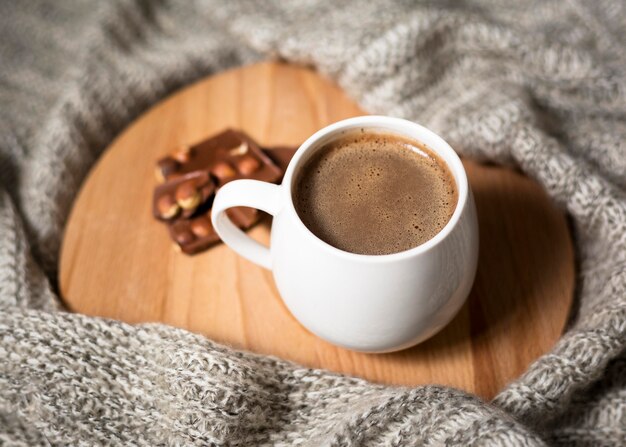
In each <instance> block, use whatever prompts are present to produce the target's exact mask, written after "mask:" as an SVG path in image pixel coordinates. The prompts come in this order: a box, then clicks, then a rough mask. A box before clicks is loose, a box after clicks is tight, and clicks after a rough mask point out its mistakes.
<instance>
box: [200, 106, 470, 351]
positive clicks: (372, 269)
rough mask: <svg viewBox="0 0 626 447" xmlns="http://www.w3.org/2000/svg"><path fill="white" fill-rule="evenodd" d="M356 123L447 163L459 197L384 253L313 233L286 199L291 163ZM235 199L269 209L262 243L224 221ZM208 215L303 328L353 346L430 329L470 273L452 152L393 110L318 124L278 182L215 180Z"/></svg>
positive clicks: (448, 313) (457, 165)
mask: <svg viewBox="0 0 626 447" xmlns="http://www.w3.org/2000/svg"><path fill="white" fill-rule="evenodd" d="M361 128H362V129H365V130H366V131H367V130H372V131H378V132H381V131H382V132H385V133H389V134H395V135H400V136H404V137H408V138H411V139H414V140H417V141H419V142H421V143H423V144H425V145H426V146H427V147H428V148H429V149H430V150H432V151H433V152H435V153H436V154H437V155H438V156H439V157H440V158H441V159H442V160H443V161H444V162H445V163H446V164H447V166H448V167H449V169H450V172H451V173H452V175H453V176H454V180H455V182H456V186H457V191H458V202H457V205H456V209H455V211H454V213H453V215H452V217H451V218H450V221H449V222H448V223H447V224H446V226H445V227H444V228H443V229H442V230H441V231H440V232H439V233H437V234H436V235H435V236H434V237H433V238H432V239H430V240H428V241H426V242H425V243H423V244H421V245H419V246H417V247H415V248H412V249H410V250H406V251H402V252H399V253H394V254H389V255H374V256H372V255H362V254H354V253H349V252H346V251H343V250H340V249H338V248H335V247H333V246H331V245H329V244H327V243H326V242H324V241H322V240H321V239H319V238H318V237H317V236H315V235H314V234H313V233H312V232H311V231H310V230H309V229H308V228H307V227H306V226H305V225H304V224H303V223H302V221H301V220H300V218H299V217H298V214H297V212H296V210H295V207H294V204H293V200H292V187H293V184H294V179H295V177H294V176H297V173H298V168H299V167H300V166H302V164H303V163H304V162H306V160H308V159H309V157H310V156H311V155H312V154H313V153H314V152H315V151H316V150H317V149H320V148H321V147H322V146H324V145H325V144H326V143H328V142H329V141H332V140H333V139H335V138H337V137H339V136H341V135H343V134H345V133H346V132H349V131H352V130H356V129H361ZM237 206H247V207H252V208H257V209H260V210H263V211H265V212H267V213H269V214H271V215H272V216H273V221H272V230H271V239H270V246H269V247H266V246H264V245H262V244H260V243H259V242H257V241H255V240H253V239H251V238H250V237H249V236H247V235H246V234H245V233H244V232H242V231H241V230H240V229H239V228H237V227H236V226H235V225H234V224H233V223H232V222H231V221H230V219H229V218H228V216H227V214H226V212H225V211H226V210H227V209H229V208H232V207H237ZM212 223H213V226H214V228H215V230H216V231H217V233H218V234H219V236H220V237H221V238H222V240H223V241H224V242H225V243H226V244H227V245H228V246H230V247H231V248H232V249H233V250H235V251H236V252H237V253H238V254H239V255H241V256H243V257H244V258H246V259H248V260H250V261H252V262H254V263H256V264H259V265H261V266H263V267H265V268H267V269H270V270H272V273H273V275H274V280H275V282H276V286H277V288H278V291H279V293H280V295H281V297H282V299H283V301H284V302H285V304H286V306H287V308H288V309H289V310H290V312H291V313H292V314H293V315H294V317H295V318H296V319H297V320H298V321H299V322H300V323H301V324H302V325H303V326H304V327H306V328H307V329H308V330H310V331H311V332H313V333H314V334H316V335H317V336H319V337H321V338H323V339H325V340H327V341H329V342H331V343H333V344H336V345H338V346H341V347H345V348H348V349H352V350H356V351H363V352H389V351H396V350H400V349H404V348H408V347H410V346H413V345H415V344H417V343H419V342H421V341H423V340H425V339H427V338H428V337H430V336H432V335H433V334H435V333H436V332H437V331H439V330H440V329H441V328H443V327H444V326H445V325H446V324H447V323H448V322H449V321H450V320H451V319H452V318H453V317H454V315H455V314H456V313H457V312H458V310H459V309H460V308H461V306H462V304H463V303H464V301H465V299H466V298H467V295H468V294H469V291H470V288H471V286H472V283H473V281H474V276H475V273H476V265H477V258H478V223H477V219H476V208H475V205H474V199H473V197H472V192H471V190H470V187H469V183H468V181H467V175H466V173H465V169H464V168H463V165H462V163H461V160H460V159H459V157H458V155H457V154H456V153H455V152H454V150H453V149H452V148H451V147H450V145H449V144H448V143H446V142H445V141H444V140H443V139H442V138H441V137H439V136H438V135H436V134H435V133H433V132H432V131H430V130H428V129H426V128H425V127H422V126H420V125H418V124H415V123H413V122H410V121H406V120H403V119H399V118H391V117H384V116H362V117H356V118H350V119H347V120H343V121H339V122H337V123H334V124H331V125H330V126H327V127H325V128H323V129H321V130H320V131H318V132H316V133H315V134H314V135H313V136H311V137H310V138H309V139H307V140H306V141H305V142H304V143H303V144H302V146H300V148H299V149H298V151H297V152H296V154H295V155H294V157H293V159H292V160H291V162H290V164H289V166H288V168H287V171H286V172H285V176H284V179H283V182H282V184H280V185H275V184H271V183H265V182H260V181H257V180H235V181H232V182H230V183H228V184H226V185H224V186H223V187H222V188H221V189H220V191H219V192H218V193H217V195H216V197H215V201H214V203H213V214H212ZM259 305H263V303H259Z"/></svg>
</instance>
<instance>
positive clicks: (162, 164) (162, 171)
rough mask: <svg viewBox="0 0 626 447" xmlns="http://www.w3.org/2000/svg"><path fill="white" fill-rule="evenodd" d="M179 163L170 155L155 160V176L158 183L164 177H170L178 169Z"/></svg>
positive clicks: (162, 180) (163, 179) (161, 181)
mask: <svg viewBox="0 0 626 447" xmlns="http://www.w3.org/2000/svg"><path fill="white" fill-rule="evenodd" d="M178 166H179V163H178V162H177V161H176V160H174V159H173V158H171V157H166V158H162V159H161V160H159V161H158V162H157V167H156V171H155V174H156V178H157V180H158V181H159V183H163V182H164V181H165V179H166V178H168V177H171V176H172V175H173V174H175V173H176V171H178Z"/></svg>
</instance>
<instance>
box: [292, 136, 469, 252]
mask: <svg viewBox="0 0 626 447" xmlns="http://www.w3.org/2000/svg"><path fill="white" fill-rule="evenodd" d="M293 201H294V204H295V207H296V211H297V213H298V215H299V216H300V219H301V220H302V221H303V222H304V224H305V225H306V226H307V228H308V229H309V230H311V232H313V234H315V235H316V236H317V237H319V238H320V239H322V240H323V241H325V242H327V243H329V244H330V245H332V246H334V247H336V248H339V249H341V250H344V251H348V252H351V253H357V254H366V255H385V254H391V253H398V252H401V251H404V250H408V249H411V248H414V247H417V246H418V245H421V244H423V243H424V242H426V241H428V240H429V239H432V238H433V237H434V236H435V235H436V234H437V233H439V231H441V230H442V229H443V227H444V226H445V225H446V223H448V221H449V220H450V217H451V216H452V214H453V213H454V209H455V207H456V203H457V189H456V183H455V181H454V178H453V176H452V174H451V173H450V171H449V169H448V167H447V166H446V164H445V163H444V162H443V161H442V160H441V159H440V158H439V157H438V156H437V155H435V154H434V153H433V152H431V151H430V150H429V149H428V148H426V147H425V146H424V145H422V144H420V143H418V142H417V141H413V140H410V139H407V138H403V137H400V136H397V135H391V134H384V133H373V132H367V131H358V132H356V131H355V132H352V133H348V134H346V135H343V136H341V137H339V138H338V139H335V140H334V141H332V142H330V143H328V144H326V145H325V146H323V147H321V148H320V149H318V150H317V151H316V152H315V153H314V154H313V155H312V157H311V158H310V159H309V160H307V161H305V163H304V164H303V165H302V167H301V168H300V169H299V170H298V173H297V178H296V182H295V184H294V192H293Z"/></svg>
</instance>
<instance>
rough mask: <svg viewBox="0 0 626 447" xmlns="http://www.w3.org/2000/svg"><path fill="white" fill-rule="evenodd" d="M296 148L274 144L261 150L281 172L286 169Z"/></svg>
mask: <svg viewBox="0 0 626 447" xmlns="http://www.w3.org/2000/svg"><path fill="white" fill-rule="evenodd" d="M297 150H298V148H297V147H293V146H276V147H264V148H263V152H265V155H267V156H268V157H269V158H270V159H271V160H272V161H273V162H274V164H275V165H276V166H278V167H279V168H280V169H281V170H282V171H283V173H284V172H285V171H286V170H287V166H289V162H290V161H291V159H292V158H293V156H294V154H295V153H296V151H297Z"/></svg>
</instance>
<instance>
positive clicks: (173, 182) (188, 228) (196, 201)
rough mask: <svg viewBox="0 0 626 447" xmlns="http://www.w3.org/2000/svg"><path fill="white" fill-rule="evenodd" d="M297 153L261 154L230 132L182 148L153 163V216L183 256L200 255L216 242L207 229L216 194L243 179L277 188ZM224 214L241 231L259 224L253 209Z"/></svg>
mask: <svg viewBox="0 0 626 447" xmlns="http://www.w3.org/2000/svg"><path fill="white" fill-rule="evenodd" d="M295 151H296V148H293V147H287V146H279V147H271V148H263V149H261V148H260V147H259V145H258V144H257V143H256V142H254V140H252V139H251V138H250V137H249V136H247V135H246V134H244V133H243V132H239V131H235V130H230V129H229V130H226V131H224V132H221V133H220V134H218V135H215V136H213V137H211V138H209V139H207V140H205V141H202V142H201V143H198V144H196V145H192V146H187V145H185V146H181V147H179V148H178V149H176V150H175V151H173V152H172V153H171V154H170V155H168V156H166V157H164V158H162V159H160V160H159V161H158V162H157V168H156V176H157V179H158V180H159V183H161V184H160V185H158V186H157V187H156V189H155V191H154V198H153V205H152V208H153V214H154V216H155V217H156V218H157V219H159V220H163V221H166V222H167V225H168V229H169V233H170V237H171V238H172V240H173V241H174V242H176V243H177V244H178V246H179V247H180V248H181V250H182V251H183V252H184V253H187V254H190V255H192V254H196V253H199V252H201V251H204V250H206V249H207V248H209V247H210V246H212V245H214V244H216V243H217V242H219V241H220V239H219V237H218V235H217V233H216V232H215V229H214V228H213V226H212V224H211V207H212V205H213V199H214V197H215V192H216V190H218V189H219V188H220V187H221V186H223V185H225V184H226V183H228V182H229V181H232V180H236V179H242V178H246V179H255V180H261V181H266V182H272V183H278V182H280V181H281V179H282V176H283V174H284V172H285V169H286V168H287V165H288V164H289V161H290V160H291V158H292V157H293V154H294V153H295ZM226 213H227V214H228V216H229V217H230V219H231V220H232V221H233V223H234V224H235V225H237V226H238V227H239V228H241V229H243V230H246V229H248V228H250V227H252V226H253V225H254V224H255V223H256V222H257V221H258V220H259V218H260V212H259V211H258V210H256V209H253V208H245V207H237V208H231V209H229V210H228V211H227V212H226Z"/></svg>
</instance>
